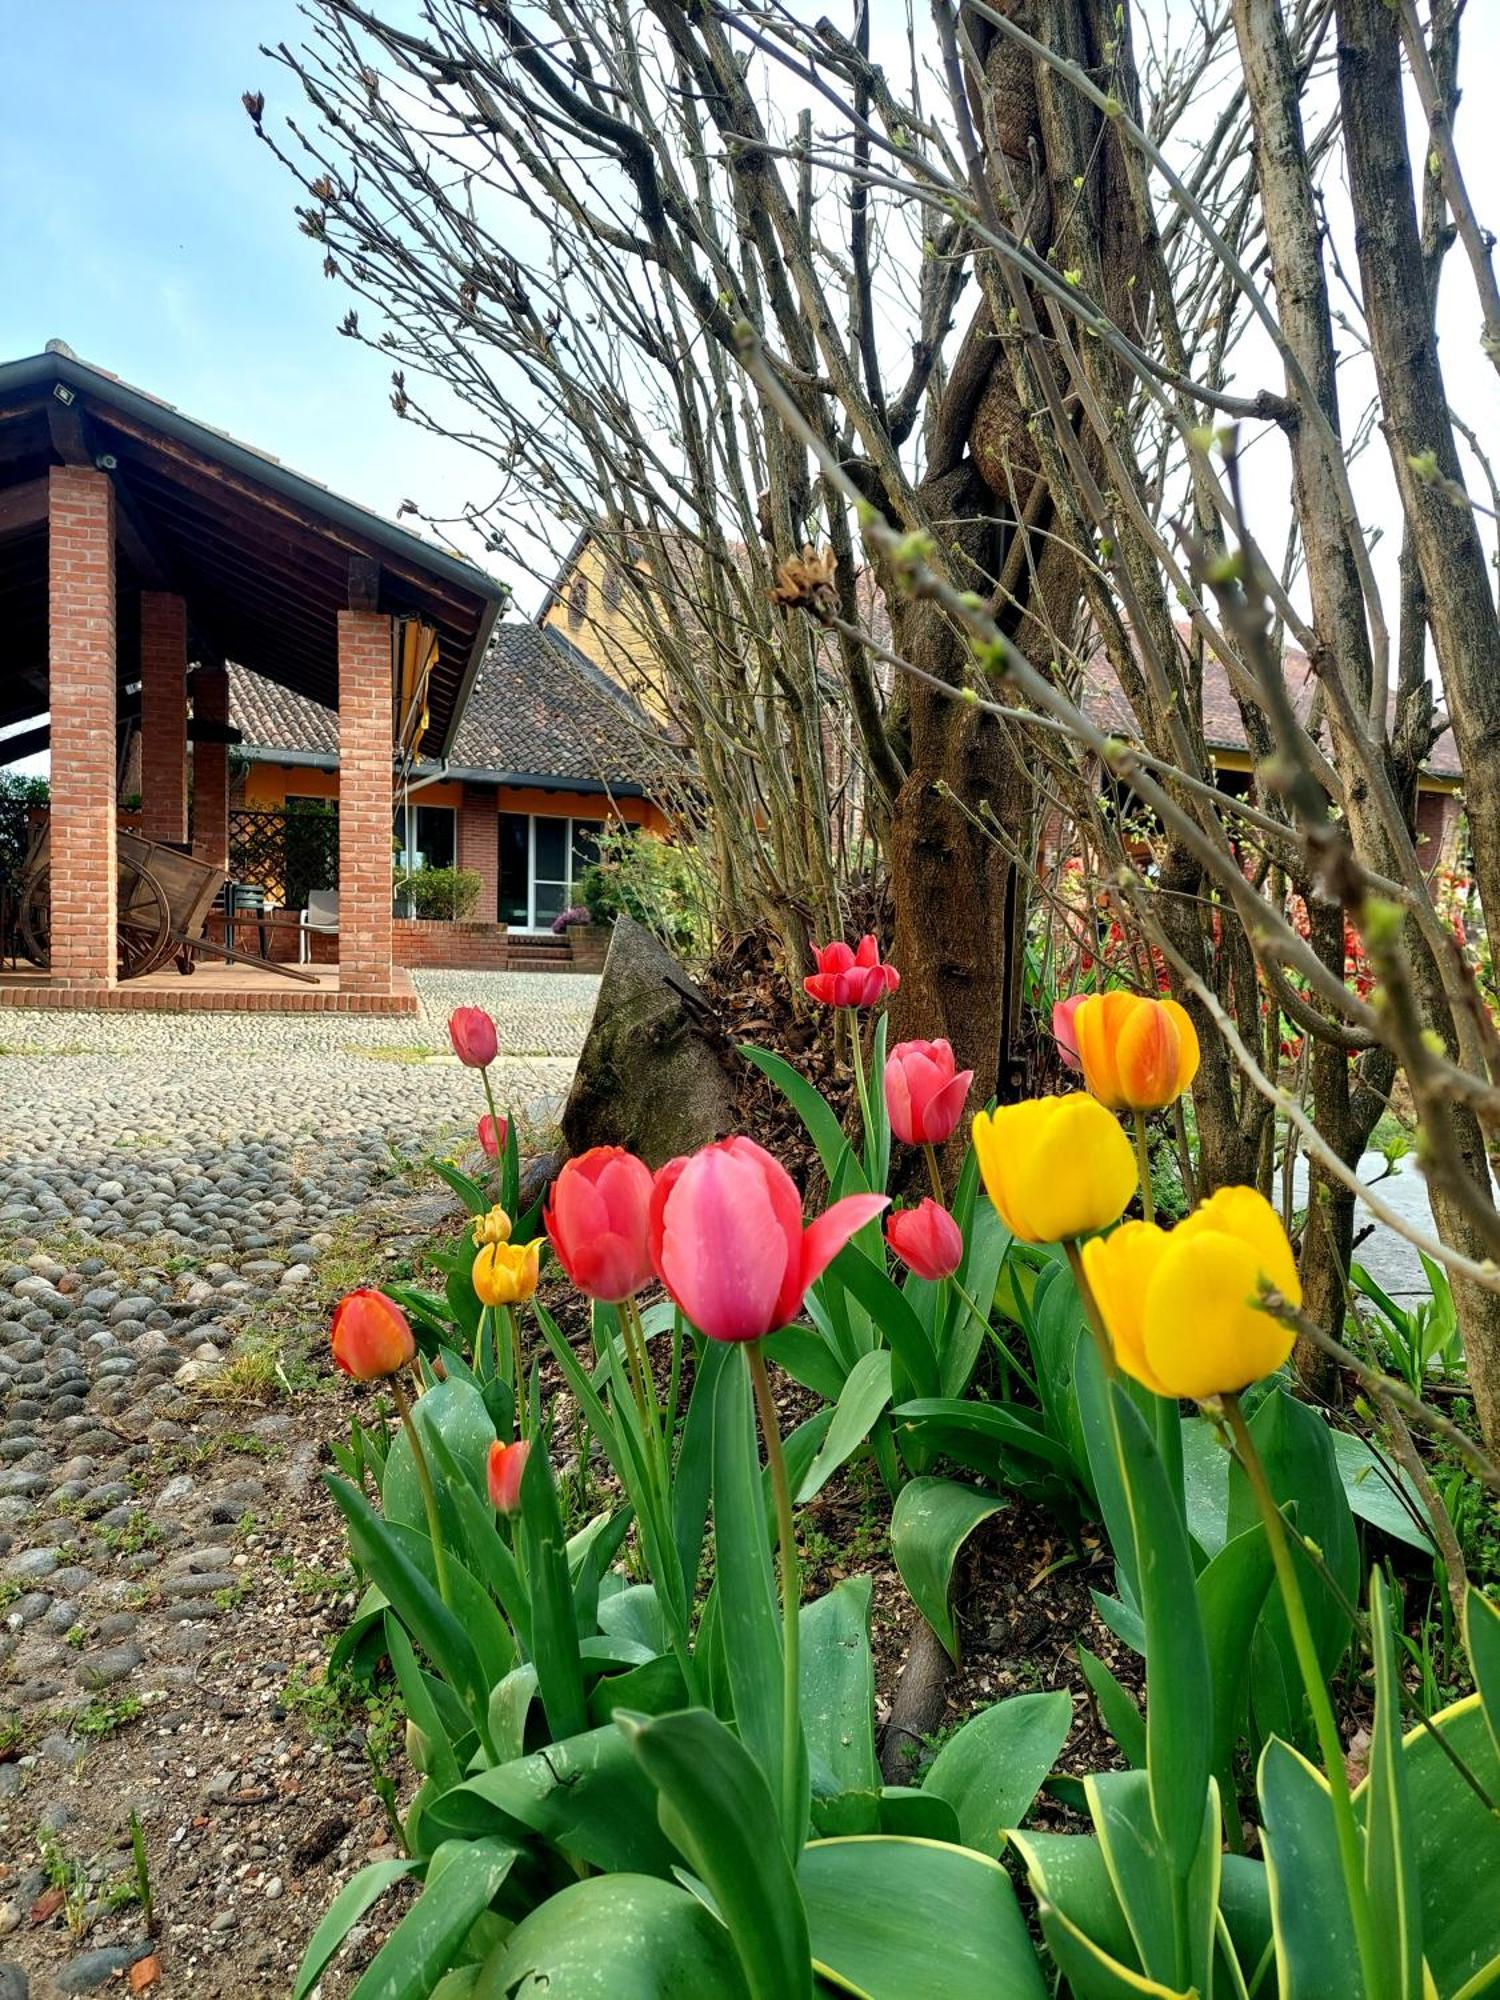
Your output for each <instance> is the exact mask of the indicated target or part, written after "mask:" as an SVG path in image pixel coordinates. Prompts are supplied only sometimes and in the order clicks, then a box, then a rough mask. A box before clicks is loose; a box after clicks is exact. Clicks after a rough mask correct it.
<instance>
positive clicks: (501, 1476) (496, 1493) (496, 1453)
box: [485, 1438, 531, 1515]
mask: <svg viewBox="0 0 1500 2000" xmlns="http://www.w3.org/2000/svg"><path fill="white" fill-rule="evenodd" d="M530 1456H531V1440H530V1439H529V1438H520V1439H518V1440H517V1442H516V1443H515V1444H501V1443H500V1442H499V1440H498V1439H497V1440H496V1442H495V1443H494V1444H492V1445H491V1446H490V1455H489V1461H488V1463H487V1465H486V1467H485V1470H486V1473H487V1474H488V1478H489V1488H490V1505H491V1506H492V1507H498V1508H499V1510H500V1512H501V1513H502V1514H507V1515H509V1514H519V1513H520V1511H521V1480H522V1478H523V1476H524V1474H525V1471H526V1461H527V1459H528V1458H529V1457H530Z"/></svg>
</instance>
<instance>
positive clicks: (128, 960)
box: [115, 861, 175, 979]
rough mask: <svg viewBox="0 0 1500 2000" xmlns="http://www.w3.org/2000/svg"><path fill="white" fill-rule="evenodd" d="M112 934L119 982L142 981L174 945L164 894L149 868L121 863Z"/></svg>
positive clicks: (169, 914)
mask: <svg viewBox="0 0 1500 2000" xmlns="http://www.w3.org/2000/svg"><path fill="white" fill-rule="evenodd" d="M115 932H116V945H117V948H118V951H119V964H118V976H119V977H120V978H121V979H143V978H144V977H145V975H146V974H147V973H148V972H154V971H155V970H156V968H157V966H158V965H160V964H162V963H163V962H164V961H165V960H166V959H167V958H168V957H169V956H170V955H171V952H172V949H173V946H174V943H175V940H174V939H173V936H172V912H171V908H170V906H169V904H168V902H167V894H166V891H165V890H164V889H163V888H162V886H161V884H160V882H158V881H157V879H156V877H155V876H154V875H153V874H152V873H151V871H150V869H149V868H142V867H140V866H139V864H138V863H136V862H134V861H122V862H121V863H120V867H119V877H118V890H117V902H116V906H115Z"/></svg>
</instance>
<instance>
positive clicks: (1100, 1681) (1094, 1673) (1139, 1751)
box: [1078, 1646, 1146, 1771]
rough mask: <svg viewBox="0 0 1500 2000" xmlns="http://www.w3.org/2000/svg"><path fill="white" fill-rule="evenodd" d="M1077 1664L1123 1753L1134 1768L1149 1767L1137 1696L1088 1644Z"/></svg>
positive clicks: (1143, 1768) (1141, 1769) (1142, 1717)
mask: <svg viewBox="0 0 1500 2000" xmlns="http://www.w3.org/2000/svg"><path fill="white" fill-rule="evenodd" d="M1078 1664H1079V1666H1080V1667H1082V1669H1083V1677H1084V1679H1085V1680H1086V1681H1087V1682H1088V1684H1089V1692H1090V1693H1091V1694H1092V1695H1093V1697H1094V1700H1095V1701H1096V1702H1097V1703H1098V1704H1099V1713H1100V1715H1101V1716H1103V1718H1104V1726H1105V1728H1106V1729H1108V1731H1109V1733H1110V1735H1111V1736H1113V1738H1114V1739H1115V1741H1116V1743H1118V1744H1119V1746H1120V1754H1121V1755H1122V1756H1123V1757H1124V1759H1125V1761H1126V1763H1127V1764H1129V1765H1130V1766H1131V1767H1132V1769H1134V1770H1137V1771H1143V1770H1145V1768H1146V1718H1145V1716H1143V1715H1142V1714H1141V1711H1140V1706H1139V1704H1138V1703H1137V1701H1136V1698H1135V1696H1134V1695H1133V1694H1132V1693H1131V1692H1130V1690H1129V1689H1128V1688H1126V1687H1122V1686H1121V1684H1120V1682H1119V1681H1118V1680H1117V1679H1116V1678H1115V1676H1114V1675H1113V1674H1112V1673H1111V1672H1110V1670H1109V1668H1108V1667H1107V1666H1105V1664H1104V1662H1103V1660H1100V1659H1096V1658H1095V1656H1094V1655H1093V1654H1092V1653H1091V1652H1090V1651H1089V1649H1088V1648H1087V1646H1080V1647H1079V1648H1078Z"/></svg>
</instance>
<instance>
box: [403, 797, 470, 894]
mask: <svg viewBox="0 0 1500 2000" xmlns="http://www.w3.org/2000/svg"><path fill="white" fill-rule="evenodd" d="M391 850H392V854H393V856H394V859H395V864H396V873H397V876H398V878H399V877H400V876H402V875H414V874H415V873H416V872H417V870H418V869H419V868H452V867H455V866H456V865H457V862H458V814H457V813H456V812H455V811H454V810H453V808H452V806H425V805H421V804H419V803H418V802H417V800H415V799H406V800H403V801H401V802H400V803H399V804H398V805H397V807H396V812H395V817H394V820H393V823H392V828H391ZM396 914H397V916H408V917H409V916H411V915H412V906H411V898H410V897H409V896H405V895H402V894H401V893H400V892H399V891H398V892H397V898H396Z"/></svg>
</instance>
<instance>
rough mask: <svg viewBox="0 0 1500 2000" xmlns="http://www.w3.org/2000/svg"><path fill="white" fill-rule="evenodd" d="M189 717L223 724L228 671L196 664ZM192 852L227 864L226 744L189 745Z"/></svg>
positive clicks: (226, 718) (226, 711) (226, 717)
mask: <svg viewBox="0 0 1500 2000" xmlns="http://www.w3.org/2000/svg"><path fill="white" fill-rule="evenodd" d="M193 720H194V721H195V722H203V723H208V724H210V725H212V726H213V727H215V728H224V727H225V726H227V724H228V722H229V675H228V674H227V672H226V671H225V670H224V668H223V667H200V668H199V669H198V671H197V673H195V674H194V675H193ZM193 852H194V854H195V855H197V857H198V859H199V860H200V861H207V862H208V863H209V864H210V865H211V866H212V867H214V868H227V867H228V866H229V745H228V744H227V743H224V742H222V741H221V742H218V743H195V744H194V745H193Z"/></svg>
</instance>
